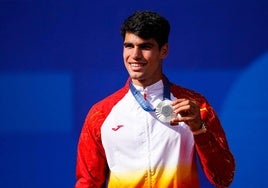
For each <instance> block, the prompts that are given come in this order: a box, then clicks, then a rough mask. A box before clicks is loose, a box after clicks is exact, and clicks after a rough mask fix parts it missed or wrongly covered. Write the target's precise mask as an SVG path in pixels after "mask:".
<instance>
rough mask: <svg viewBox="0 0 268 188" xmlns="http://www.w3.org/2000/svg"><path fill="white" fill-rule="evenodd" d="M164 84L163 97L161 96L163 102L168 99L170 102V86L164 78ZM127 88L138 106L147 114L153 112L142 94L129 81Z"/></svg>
mask: <svg viewBox="0 0 268 188" xmlns="http://www.w3.org/2000/svg"><path fill="white" fill-rule="evenodd" d="M163 82H164V95H163V100H165V99H169V100H170V88H169V87H170V86H169V81H168V80H167V79H166V78H165V79H163ZM129 88H130V91H131V93H132V94H133V96H134V97H135V99H136V101H137V102H138V103H139V105H140V106H141V107H142V108H143V109H144V110H145V111H147V112H152V111H155V109H153V108H152V107H151V106H150V104H149V102H148V101H147V100H145V99H144V97H143V96H142V94H141V93H140V92H139V91H138V90H137V89H136V88H135V87H134V86H133V84H132V82H131V81H129Z"/></svg>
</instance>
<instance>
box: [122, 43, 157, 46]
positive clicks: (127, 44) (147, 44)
mask: <svg viewBox="0 0 268 188" xmlns="http://www.w3.org/2000/svg"><path fill="white" fill-rule="evenodd" d="M129 45H133V46H134V44H133V43H131V42H124V46H129ZM137 46H139V47H144V46H149V47H153V46H154V44H153V43H152V42H143V43H140V44H138V45H137Z"/></svg>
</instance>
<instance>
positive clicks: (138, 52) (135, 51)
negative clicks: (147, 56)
mask: <svg viewBox="0 0 268 188" xmlns="http://www.w3.org/2000/svg"><path fill="white" fill-rule="evenodd" d="M141 57H142V53H141V50H140V49H139V48H138V47H136V48H133V51H132V58H133V59H140V58H141Z"/></svg>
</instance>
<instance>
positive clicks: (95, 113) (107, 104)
mask: <svg viewBox="0 0 268 188" xmlns="http://www.w3.org/2000/svg"><path fill="white" fill-rule="evenodd" d="M128 90H129V88H128V85H127V84H126V85H125V86H124V87H122V88H121V89H119V90H117V91H115V92H114V93H112V94H111V95H109V96H107V97H106V98H104V99H102V100H100V101H99V102H97V103H96V104H94V105H93V106H92V107H91V109H90V110H89V112H88V114H87V117H86V122H96V121H100V122H99V123H102V121H104V119H105V118H106V117H107V115H108V114H109V113H110V111H111V110H112V108H113V107H114V106H115V105H116V104H117V103H118V102H119V101H120V100H121V99H122V98H123V97H124V96H125V95H126V93H127V92H128Z"/></svg>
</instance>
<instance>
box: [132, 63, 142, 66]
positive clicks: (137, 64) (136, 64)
mask: <svg viewBox="0 0 268 188" xmlns="http://www.w3.org/2000/svg"><path fill="white" fill-rule="evenodd" d="M131 66H133V67H140V66H143V64H141V63H131Z"/></svg>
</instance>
